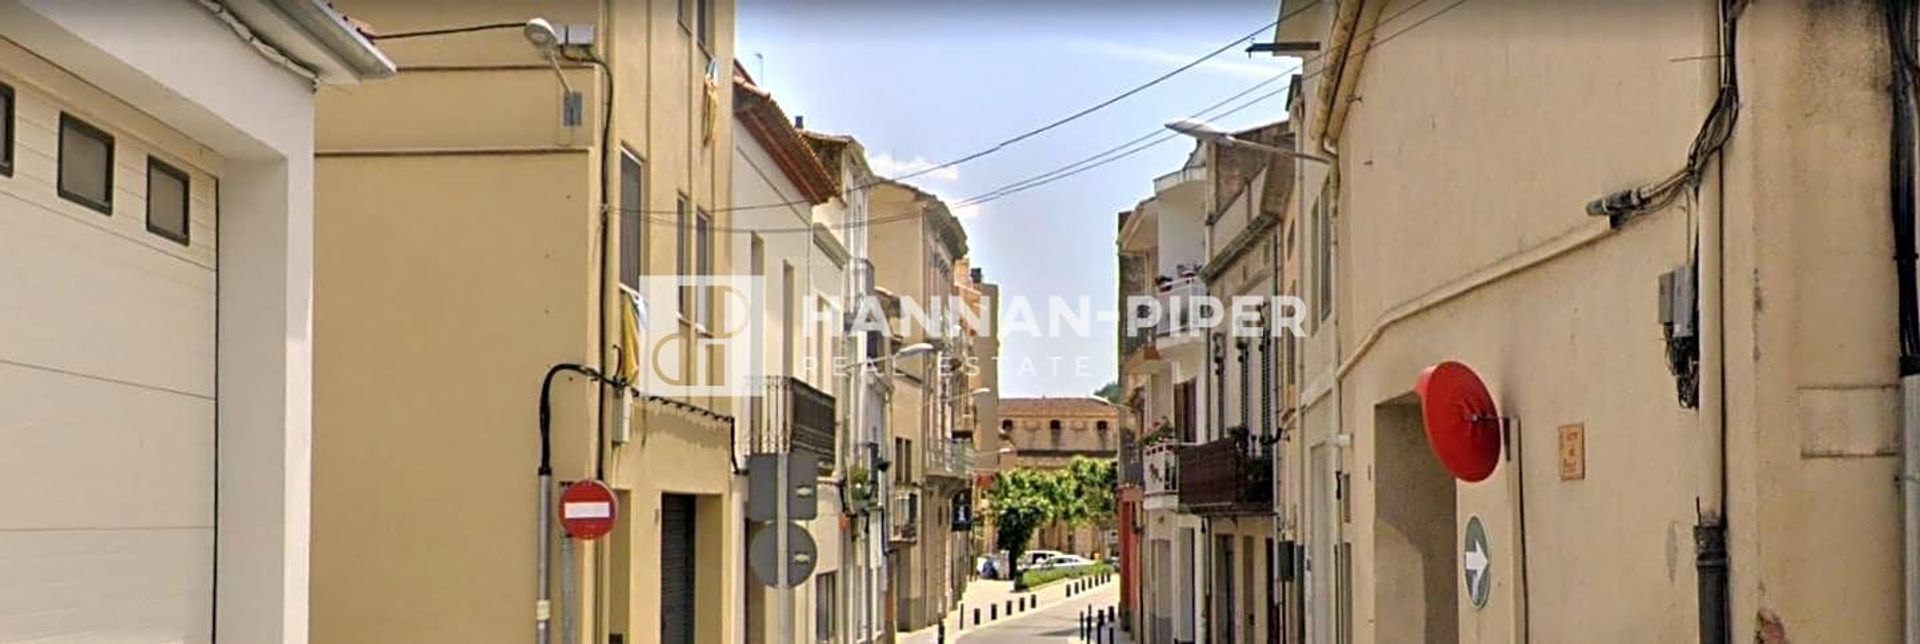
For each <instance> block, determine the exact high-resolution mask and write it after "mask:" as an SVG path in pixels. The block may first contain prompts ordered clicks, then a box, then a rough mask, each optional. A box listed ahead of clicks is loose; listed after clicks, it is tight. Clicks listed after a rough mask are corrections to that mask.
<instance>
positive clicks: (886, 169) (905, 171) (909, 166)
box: [867, 154, 960, 182]
mask: <svg viewBox="0 0 1920 644" xmlns="http://www.w3.org/2000/svg"><path fill="white" fill-rule="evenodd" d="M937 165H939V164H937V163H934V162H932V161H928V160H927V158H926V157H914V158H912V159H906V160H901V159H895V158H893V155H890V154H876V155H874V156H873V157H872V158H869V159H867V166H868V167H871V168H873V173H874V174H877V175H880V176H882V177H888V178H899V177H903V176H906V175H910V174H911V175H914V177H913V178H914V179H928V180H932V181H947V182H952V181H959V180H960V168H959V167H958V166H948V167H945V168H940V169H938V170H933V171H931V172H928V171H927V170H928V169H929V168H933V167H934V166H937ZM922 172H924V173H925V174H919V173H922Z"/></svg>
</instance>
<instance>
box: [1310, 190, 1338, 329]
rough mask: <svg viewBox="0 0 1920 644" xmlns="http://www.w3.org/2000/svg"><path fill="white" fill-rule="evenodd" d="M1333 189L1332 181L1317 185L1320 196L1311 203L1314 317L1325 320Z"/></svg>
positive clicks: (1330, 284)
mask: <svg viewBox="0 0 1920 644" xmlns="http://www.w3.org/2000/svg"><path fill="white" fill-rule="evenodd" d="M1332 201H1333V191H1332V183H1331V182H1329V183H1326V184H1322V185H1321V186H1320V200H1319V201H1316V202H1314V204H1313V258H1314V270H1313V279H1314V287H1315V288H1314V301H1313V308H1314V312H1313V316H1314V319H1316V320H1318V321H1321V322H1325V321H1326V319H1327V316H1328V315H1330V314H1332V313H1333V204H1332V203H1331V202H1332Z"/></svg>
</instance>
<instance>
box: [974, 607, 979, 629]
mask: <svg viewBox="0 0 1920 644" xmlns="http://www.w3.org/2000/svg"><path fill="white" fill-rule="evenodd" d="M973 625H974V627H975V628H978V627H979V626H980V609H978V608H975V609H973Z"/></svg>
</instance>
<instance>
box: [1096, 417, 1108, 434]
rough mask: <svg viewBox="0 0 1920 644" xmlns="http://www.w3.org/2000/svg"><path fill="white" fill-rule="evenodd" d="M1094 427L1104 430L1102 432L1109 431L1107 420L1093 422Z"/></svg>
mask: <svg viewBox="0 0 1920 644" xmlns="http://www.w3.org/2000/svg"><path fill="white" fill-rule="evenodd" d="M1093 428H1094V429H1095V430H1097V431H1102V432H1104V431H1107V421H1104V420H1102V421H1099V422H1095V423H1094V424H1093Z"/></svg>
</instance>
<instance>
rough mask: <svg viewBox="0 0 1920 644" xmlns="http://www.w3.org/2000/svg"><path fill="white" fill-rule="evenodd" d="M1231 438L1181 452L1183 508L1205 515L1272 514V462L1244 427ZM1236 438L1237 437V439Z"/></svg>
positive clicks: (1193, 446) (1181, 503)
mask: <svg viewBox="0 0 1920 644" xmlns="http://www.w3.org/2000/svg"><path fill="white" fill-rule="evenodd" d="M1229 435H1230V436H1232V437H1229V438H1223V439H1220V440H1216V441H1213V442H1210V443H1203V444H1200V445H1191V446H1188V447H1185V448H1183V449H1181V450H1180V454H1179V465H1178V466H1177V469H1178V471H1180V472H1184V473H1186V476H1185V477H1184V478H1183V479H1182V480H1180V481H1179V484H1178V487H1179V490H1180V509H1181V510H1182V511H1184V512H1189V513H1192V514H1198V515H1203V516H1233V515H1249V514H1268V513H1271V512H1273V460H1272V458H1271V454H1270V453H1269V452H1268V450H1267V449H1266V448H1264V447H1260V446H1258V441H1255V440H1253V439H1251V438H1245V436H1247V433H1246V430H1245V429H1244V428H1235V429H1233V430H1229ZM1235 435H1237V436H1235Z"/></svg>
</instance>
